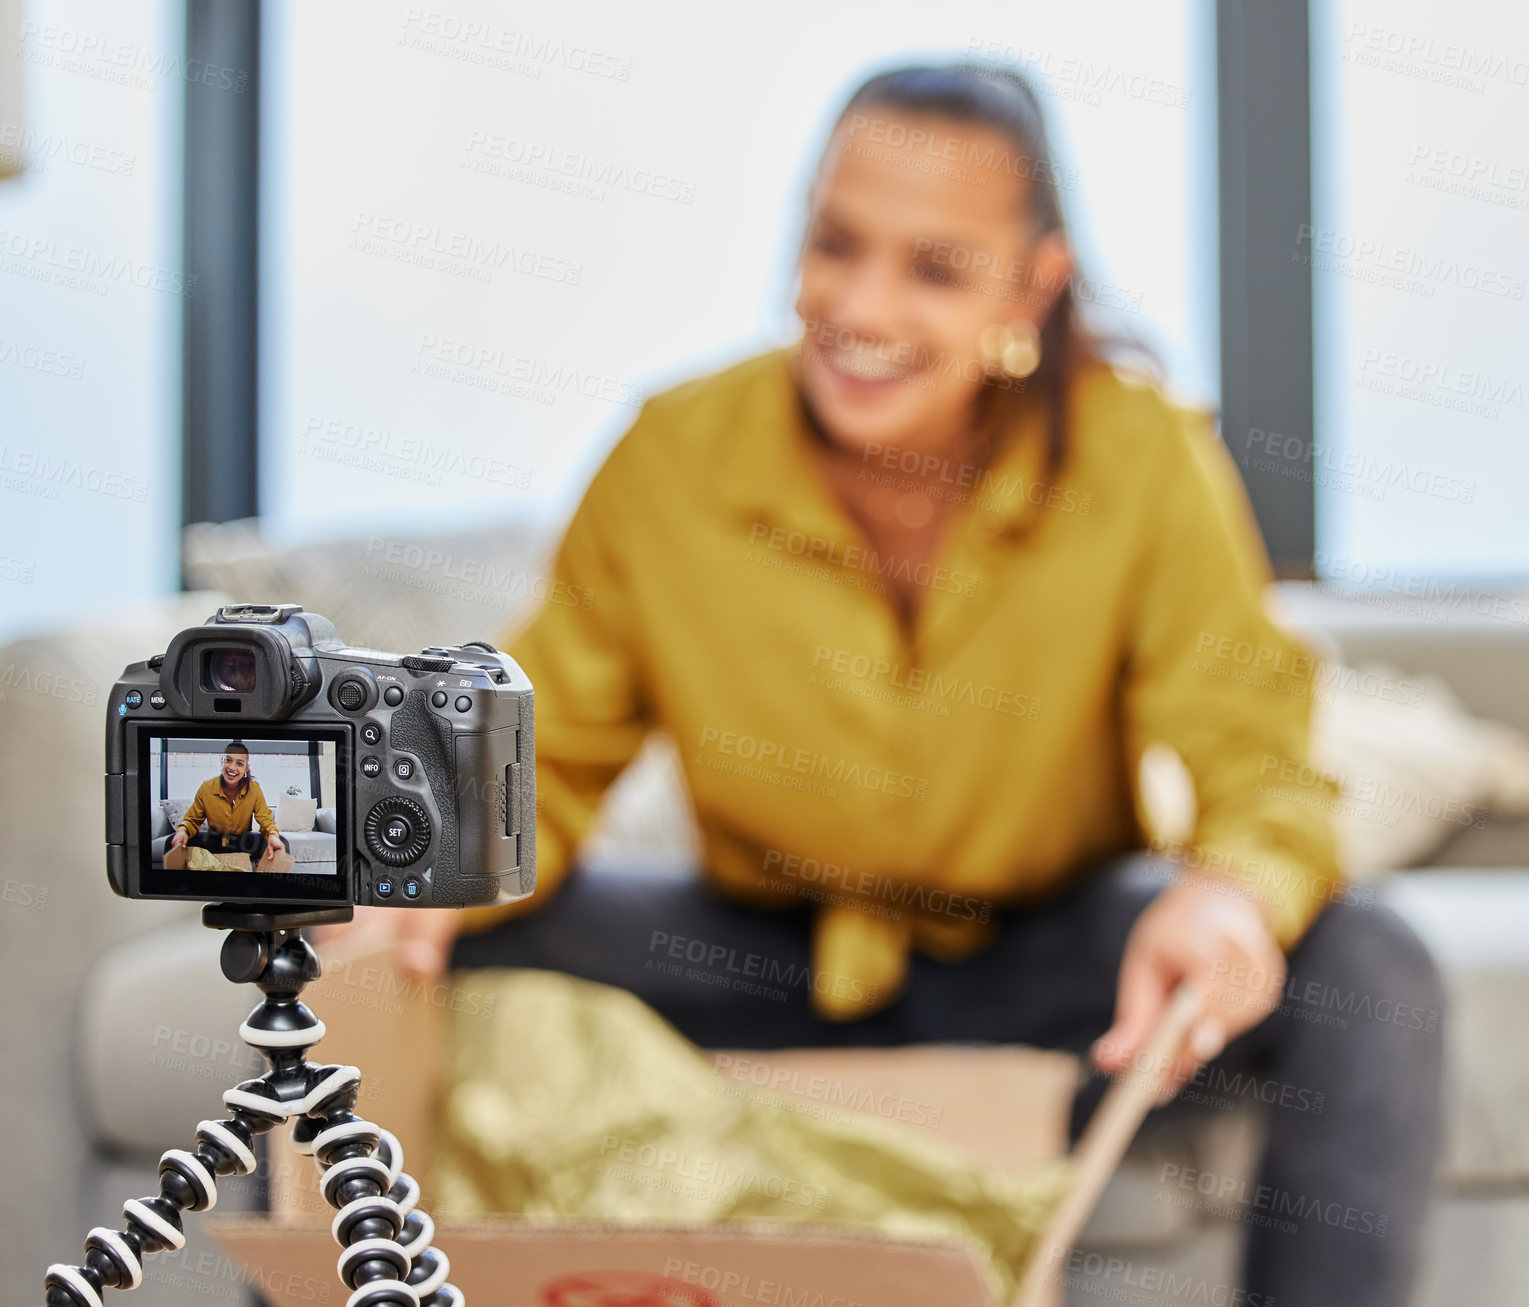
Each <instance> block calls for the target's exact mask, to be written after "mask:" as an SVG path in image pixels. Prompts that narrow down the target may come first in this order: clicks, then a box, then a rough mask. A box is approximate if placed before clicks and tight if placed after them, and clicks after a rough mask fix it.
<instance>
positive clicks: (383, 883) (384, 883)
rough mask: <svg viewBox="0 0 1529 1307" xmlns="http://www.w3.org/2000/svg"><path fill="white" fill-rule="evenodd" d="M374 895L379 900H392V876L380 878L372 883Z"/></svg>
mask: <svg viewBox="0 0 1529 1307" xmlns="http://www.w3.org/2000/svg"><path fill="white" fill-rule="evenodd" d="M372 893H374V894H375V895H376V896H377V897H378V898H379V899H390V898H392V897H393V878H392V877H391V876H378V877H377V879H376V880H374V881H373V882H372Z"/></svg>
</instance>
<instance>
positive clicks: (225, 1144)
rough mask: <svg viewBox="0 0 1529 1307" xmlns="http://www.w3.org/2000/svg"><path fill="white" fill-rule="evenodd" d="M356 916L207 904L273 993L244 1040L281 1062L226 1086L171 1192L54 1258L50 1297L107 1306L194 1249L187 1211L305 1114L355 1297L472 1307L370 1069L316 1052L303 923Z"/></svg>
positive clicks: (236, 969) (354, 1305) (169, 1166)
mask: <svg viewBox="0 0 1529 1307" xmlns="http://www.w3.org/2000/svg"><path fill="white" fill-rule="evenodd" d="M352 915H353V909H352V908H350V907H349V906H344V907H336V908H306V909H305V908H298V909H293V908H289V907H282V906H277V905H270V904H229V903H223V904H208V905H207V906H205V907H204V908H203V909H202V924H203V925H204V926H209V927H211V928H213V929H214V930H227V931H229V932H230V934H229V936H228V938H227V939H225V940H224V941H223V952H222V957H221V962H222V967H223V974H224V975H225V976H226V977H228V979H229V980H231V981H233V982H234V983H235V984H248V983H251V982H253V983H254V984H255V985H257V986H259V988H260V990H261V992H262V993H263V994H264V995H265V1000H264V1001H263V1002H262V1003H261V1004H260V1005H259V1006H258V1007H256V1008H255V1009H254V1011H252V1012H251V1013H250V1014H249V1016H248V1017H247V1018H246V1019H245V1021H244V1024H243V1025H241V1026H240V1027H239V1036H240V1038H241V1039H243V1040H244V1042H245V1043H247V1044H249V1045H250V1046H251V1047H252V1048H254V1049H256V1050H258V1051H259V1053H260V1054H261V1056H263V1057H264V1058H265V1060H266V1061H267V1062H269V1063H270V1064H271V1069H270V1070H269V1071H267V1072H266V1073H265V1075H263V1076H261V1077H260V1078H259V1079H258V1080H245V1081H243V1082H242V1083H240V1084H238V1085H235V1086H234V1088H232V1089H229V1090H226V1091H224V1094H223V1106H224V1107H225V1108H227V1109H228V1113H229V1115H228V1116H227V1117H226V1118H225V1119H224V1120H221V1121H203V1122H202V1123H201V1124H200V1125H199V1126H197V1131H196V1138H197V1146H196V1150H195V1151H194V1152H188V1151H186V1150H184V1149H179V1148H172V1149H170V1150H169V1151H168V1152H167V1153H165V1155H164V1156H163V1157H161V1158H160V1159H159V1193H158V1194H156V1195H154V1196H152V1197H148V1198H131V1199H129V1200H128V1201H127V1202H126V1203H124V1204H123V1207H122V1215H123V1218H124V1222H125V1224H124V1227H123V1229H121V1230H109V1229H107V1228H106V1227H105V1226H97V1227H96V1228H95V1229H94V1230H92V1231H91V1232H90V1233H89V1234H88V1235H87V1236H86V1238H85V1262H84V1264H83V1265H81V1266H65V1265H63V1264H61V1263H60V1264H59V1265H55V1266H50V1267H49V1268H48V1274H47V1278H46V1279H45V1280H44V1286H45V1289H46V1297H45V1299H44V1301H45V1303H46V1305H47V1307H101V1290H102V1289H103V1288H113V1289H136V1288H137V1287H138V1286H139V1285H140V1284H142V1283H143V1258H144V1255H145V1254H147V1253H156V1252H163V1251H166V1250H178V1249H180V1248H183V1247H185V1244H186V1235H185V1231H184V1230H183V1229H182V1226H181V1213H182V1212H185V1211H192V1212H205V1211H208V1210H209V1209H210V1208H212V1207H213V1206H214V1205H215V1204H216V1203H217V1201H218V1185H217V1177H218V1176H220V1175H248V1174H250V1172H252V1171H253V1170H254V1169H255V1153H254V1149H253V1143H254V1138H255V1136H256V1135H259V1134H264V1133H265V1132H266V1131H268V1130H273V1129H275V1128H276V1127H277V1126H279V1125H281V1124H283V1123H284V1122H287V1121H292V1122H294V1123H295V1124H294V1125H293V1128H292V1142H293V1146H294V1147H295V1148H296V1149H297V1151H298V1152H300V1153H307V1154H309V1155H311V1156H312V1157H313V1159H314V1162H315V1163H316V1164H317V1165H318V1167H319V1170H320V1172H321V1174H322V1176H323V1181H322V1187H323V1193H324V1200H325V1201H326V1202H327V1203H328V1204H329V1205H330V1206H331V1207H335V1208H338V1209H339V1211H338V1213H337V1214H336V1216H335V1218H334V1224H333V1227H332V1229H333V1231H334V1237H335V1241H336V1242H337V1243H339V1245H340V1247H341V1249H342V1251H341V1253H340V1261H339V1268H338V1270H339V1276H340V1279H341V1280H342V1281H343V1282H344V1284H345V1286H346V1288H348V1289H353V1290H354V1292H353V1293H352V1294H351V1296H350V1298H349V1299H348V1300H347V1301H346V1307H464V1304H465V1303H466V1298H465V1296H464V1295H463V1294H462V1292H461V1290H459V1289H458V1288H456V1286H455V1285H451V1284H448V1283H447V1282H446V1276H447V1274H448V1273H449V1271H450V1263H449V1262H448V1261H447V1260H446V1255H445V1254H444V1253H442V1252H440V1251H439V1250H437V1249H434V1248H432V1247H431V1246H430V1240H431V1238H432V1237H433V1236H434V1234H435V1223H434V1222H433V1221H431V1219H430V1217H429V1216H427V1215H426V1214H425V1213H424V1212H423V1211H421V1210H420V1209H419V1207H418V1206H417V1204H418V1202H419V1185H418V1183H417V1182H416V1181H415V1180H414V1179H413V1178H412V1177H410V1176H408V1175H405V1174H404V1172H403V1150H402V1149H401V1148H400V1147H399V1145H398V1141H397V1140H396V1139H395V1138H393V1136H392V1135H390V1134H389V1133H388V1132H387V1131H386V1130H382V1129H380V1128H379V1127H377V1126H375V1125H373V1124H372V1123H371V1122H370V1121H366V1120H363V1119H362V1118H361V1117H359V1116H357V1115H356V1112H355V1106H356V1097H357V1094H358V1093H359V1092H360V1088H361V1072H360V1071H359V1070H358V1069H357V1068H356V1067H353V1066H320V1065H319V1064H318V1063H316V1062H310V1061H308V1058H307V1053H308V1049H309V1048H310V1047H312V1045H314V1044H316V1043H318V1041H319V1040H321V1039H322V1038H323V1037H324V1023H323V1022H322V1021H320V1020H319V1019H318V1018H317V1017H316V1016H314V1015H313V1013H312V1012H311V1011H309V1010H308V1008H307V1007H306V1006H305V1005H304V1004H303V1003H302V1002H301V994H302V991H303V986H305V985H306V984H308V983H309V982H310V981H313V980H317V979H318V978H319V970H320V968H319V959H318V954H316V953H315V952H314V951H313V948H312V946H311V945H309V943H308V942H307V941H306V940H305V939H303V937H302V935H301V934H300V930H301V928H302V927H304V926H318V925H324V924H326V923H329V922H338V921H349V920H350V919H351V917H352Z"/></svg>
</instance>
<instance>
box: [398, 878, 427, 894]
mask: <svg viewBox="0 0 1529 1307" xmlns="http://www.w3.org/2000/svg"><path fill="white" fill-rule="evenodd" d="M423 890H424V886H422V885H421V884H420V883H419V882H418V881H417V880H415V879H414V877H413V876H410V877H409V879H408V880H406V881H404V883H403V896H404V898H406V899H417V898H418V897H419V896H420V894H421V893H422V892H423Z"/></svg>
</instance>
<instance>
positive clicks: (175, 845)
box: [170, 826, 191, 849]
mask: <svg viewBox="0 0 1529 1307" xmlns="http://www.w3.org/2000/svg"><path fill="white" fill-rule="evenodd" d="M190 838H191V837H190V836H189V835H187V834H186V832H185V831H183V830H182V829H181V828H180V827H179V826H177V827H176V828H175V834H174V835H172V836H171V837H170V847H171V848H172V849H183V848H185V847H186V841H187V840H188V839H190Z"/></svg>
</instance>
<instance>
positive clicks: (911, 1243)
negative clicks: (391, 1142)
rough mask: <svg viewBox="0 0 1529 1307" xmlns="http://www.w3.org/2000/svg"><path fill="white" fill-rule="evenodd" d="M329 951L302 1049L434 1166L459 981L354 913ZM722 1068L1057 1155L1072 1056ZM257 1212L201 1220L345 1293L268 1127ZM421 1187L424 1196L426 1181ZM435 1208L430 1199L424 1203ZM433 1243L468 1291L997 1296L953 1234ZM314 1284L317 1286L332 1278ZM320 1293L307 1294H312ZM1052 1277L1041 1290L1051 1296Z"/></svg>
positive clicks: (254, 1281)
mask: <svg viewBox="0 0 1529 1307" xmlns="http://www.w3.org/2000/svg"><path fill="white" fill-rule="evenodd" d="M342 944H343V948H340V947H336V948H334V949H328V950H322V951H323V952H324V955H325V956H324V976H323V977H322V978H321V979H320V980H319V981H318V982H317V983H315V984H313V985H311V986H309V988H308V989H307V991H305V994H304V998H305V1000H306V1001H307V1002H308V1004H309V1006H310V1007H312V1008H313V1009H314V1011H315V1012H317V1013H318V1014H319V1016H320V1017H322V1019H323V1020H324V1022H325V1025H326V1026H327V1028H328V1033H327V1034H326V1036H325V1038H324V1041H323V1043H322V1044H320V1045H319V1046H318V1047H317V1049H316V1050H315V1052H314V1053H313V1054H312V1056H314V1057H315V1058H316V1059H318V1060H322V1061H324V1062H326V1063H353V1064H355V1065H356V1066H359V1067H360V1068H361V1070H362V1092H361V1098H360V1102H359V1103H358V1105H357V1107H358V1111H360V1112H362V1113H363V1114H364V1115H365V1116H366V1117H367V1118H368V1119H370V1120H372V1121H375V1122H376V1123H377V1124H379V1125H381V1126H383V1127H384V1128H386V1129H388V1130H390V1131H392V1132H393V1133H394V1134H395V1135H396V1136H397V1137H398V1138H399V1140H400V1141H401V1143H402V1144H403V1147H404V1150H405V1154H406V1156H405V1161H404V1165H405V1168H406V1169H407V1170H408V1171H409V1173H410V1174H412V1175H413V1176H415V1177H416V1178H417V1179H423V1178H424V1176H425V1175H426V1174H427V1172H428V1169H429V1153H430V1122H431V1120H432V1117H433V1108H434V1103H435V1094H436V1089H437V1087H436V1085H435V1083H434V1081H433V1076H432V1072H433V1069H434V1068H436V1067H438V1066H439V1065H440V1058H439V1056H438V1054H439V1050H440V1048H441V1040H442V1039H443V1037H444V1033H445V1021H444V1018H445V1016H446V1015H447V1012H448V1011H449V1008H450V1004H451V996H452V994H453V992H455V991H454V990H453V987H452V986H451V984H450V982H449V981H442V982H440V983H438V984H436V985H434V986H431V985H426V984H425V983H423V982H419V981H413V980H410V979H409V978H407V977H405V976H404V975H402V974H401V973H400V972H398V971H397V970H396V969H395V968H394V967H393V966H392V965H391V962H390V960H389V957H388V955H387V953H386V952H385V951H379V950H378V949H377V948H376V941H375V939H373V940H371V941H369V940H368V939H367V938H366V937H365V936H364V935H362V934H360V933H358V934H356V935H353V936H351V937H349V938H348V939H346V940H345V941H342ZM712 1057H713V1062H714V1064H715V1065H716V1066H717V1069H718V1074H719V1076H720V1077H721V1078H722V1081H723V1084H724V1085H725V1086H727V1087H728V1089H729V1091H732V1090H733V1089H734V1087H743V1088H744V1091H745V1092H748V1093H751V1094H754V1093H757V1094H758V1095H759V1096H760V1097H761V1098H762V1099H765V1100H766V1101H769V1100H771V1099H775V1100H778V1101H787V1102H791V1101H798V1102H801V1103H803V1104H812V1105H813V1108H814V1110H822V1109H823V1108H825V1107H830V1108H832V1110H834V1111H836V1112H860V1113H865V1114H867V1115H874V1116H877V1117H879V1118H881V1119H883V1120H893V1121H901V1122H903V1124H904V1125H905V1126H906V1128H907V1129H908V1130H910V1131H912V1132H914V1133H915V1134H916V1135H920V1136H923V1137H925V1138H929V1137H934V1138H938V1139H940V1140H943V1141H944V1142H945V1143H947V1144H948V1145H949V1146H951V1147H952V1148H955V1149H958V1150H960V1151H963V1152H965V1153H966V1154H968V1155H969V1156H972V1157H974V1158H979V1159H981V1160H983V1161H984V1162H986V1163H988V1164H997V1165H1003V1166H1019V1165H1023V1164H1025V1163H1028V1162H1033V1161H1037V1160H1046V1159H1050V1158H1054V1157H1059V1156H1061V1155H1062V1154H1063V1153H1065V1152H1066V1149H1067V1119H1068V1112H1069V1108H1070V1104H1071V1100H1072V1095H1073V1091H1074V1089H1075V1087H1076V1085H1077V1083H1078V1075H1079V1069H1078V1065H1077V1062H1076V1061H1075V1060H1074V1059H1073V1058H1071V1057H1068V1056H1066V1055H1064V1054H1058V1053H1049V1052H1040V1051H1036V1050H1032V1049H1023V1048H973V1047H945V1046H922V1047H908V1048H892V1049H792V1050H786V1051H781V1052H770V1053H756V1052H747V1053H745V1052H730V1051H725V1050H724V1051H718V1052H715V1053H713V1055H712ZM267 1140H268V1141H269V1147H270V1150H271V1152H270V1163H271V1176H272V1189H273V1200H272V1207H273V1211H272V1214H271V1215H270V1216H269V1217H244V1218H224V1219H211V1220H208V1221H207V1222H206V1223H205V1228H206V1229H207V1230H208V1231H209V1232H210V1233H211V1234H212V1236H213V1237H214V1238H215V1239H216V1241H217V1242H218V1243H219V1244H220V1245H221V1246H222V1247H223V1249H224V1250H225V1251H226V1252H227V1253H228V1254H229V1255H230V1256H231V1257H233V1258H234V1259H235V1260H236V1261H237V1262H238V1263H239V1264H240V1265H241V1266H242V1267H243V1269H244V1273H245V1275H246V1276H247V1278H248V1282H249V1283H250V1284H251V1285H252V1286H253V1287H255V1288H256V1289H258V1290H259V1291H260V1292H261V1293H262V1294H263V1296H264V1298H265V1299H266V1301H267V1302H268V1303H269V1304H270V1305H271V1307H297V1304H300V1303H301V1304H311V1303H312V1302H314V1301H342V1300H343V1299H342V1298H336V1297H334V1295H338V1294H343V1293H345V1292H346V1291H344V1290H343V1289H342V1288H341V1286H340V1284H339V1280H338V1278H337V1277H336V1275H335V1263H336V1260H337V1258H338V1256H339V1247H338V1246H337V1245H336V1244H335V1242H334V1239H333V1237H332V1235H331V1234H330V1221H331V1220H332V1218H333V1215H334V1213H333V1211H332V1209H330V1208H329V1207H327V1206H326V1205H325V1204H324V1202H323V1200H322V1198H321V1197H320V1195H319V1191H318V1169H317V1167H316V1166H315V1165H314V1164H313V1162H312V1160H311V1159H309V1158H305V1157H302V1156H300V1155H298V1154H296V1153H295V1152H293V1151H292V1150H291V1148H290V1144H289V1143H288V1142H287V1140H286V1138H285V1132H281V1133H280V1134H278V1133H275V1132H273V1133H272V1134H271V1135H268V1136H267ZM421 1206H422V1207H423V1208H424V1209H425V1210H426V1211H430V1210H431V1207H430V1192H429V1189H428V1186H427V1187H426V1189H425V1192H424V1194H423V1196H422V1199H421ZM432 1214H433V1213H432ZM433 1243H434V1246H435V1247H437V1248H439V1249H441V1250H442V1251H444V1252H445V1254H446V1255H447V1256H448V1257H449V1258H450V1260H451V1267H452V1270H451V1280H452V1282H453V1283H454V1284H456V1285H457V1286H458V1287H459V1288H460V1289H462V1290H463V1292H464V1293H465V1294H466V1295H467V1297H468V1301H469V1302H476V1303H478V1304H480V1307H481V1305H482V1304H496V1305H502V1307H571V1305H572V1304H578V1305H579V1307H585V1305H586V1304H588V1305H594V1304H612V1303H622V1304H631V1303H642V1304H644V1305H646V1304H653V1307H670V1305H671V1304H672V1305H673V1307H760V1304H769V1305H771V1307H775V1305H781V1307H784V1305H786V1304H791V1305H793V1307H855V1305H856V1304H860V1305H862V1307H930V1304H940V1307H997V1304H995V1303H994V1302H993V1301H992V1299H991V1296H990V1295H989V1293H988V1290H987V1287H986V1280H985V1278H984V1275H983V1272H982V1270H981V1269H980V1267H979V1264H978V1262H977V1261H976V1260H975V1258H974V1256H973V1253H972V1251H971V1250H970V1249H969V1248H967V1247H966V1246H965V1245H962V1244H956V1243H945V1242H939V1241H931V1240H927V1239H917V1238H900V1237H896V1236H894V1235H891V1234H881V1233H873V1232H862V1231H858V1230H854V1229H850V1228H842V1227H841V1228H835V1227H827V1226H810V1225H805V1224H797V1223H794V1222H781V1223H768V1222H758V1223H748V1224H742V1223H729V1224H722V1225H661V1226H642V1227H631V1226H616V1225H612V1224H609V1223H604V1222H595V1221H589V1222H578V1221H566V1220H564V1221H538V1220H530V1219H520V1218H515V1217H502V1218H495V1219H491V1220H476V1221H444V1220H443V1221H438V1222H437V1229H436V1235H435V1239H434V1241H433ZM326 1290H327V1292H326ZM316 1295H320V1296H316ZM1060 1300H1061V1299H1060V1294H1056V1295H1054V1297H1053V1299H1052V1301H1053V1302H1055V1303H1059V1302H1060Z"/></svg>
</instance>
